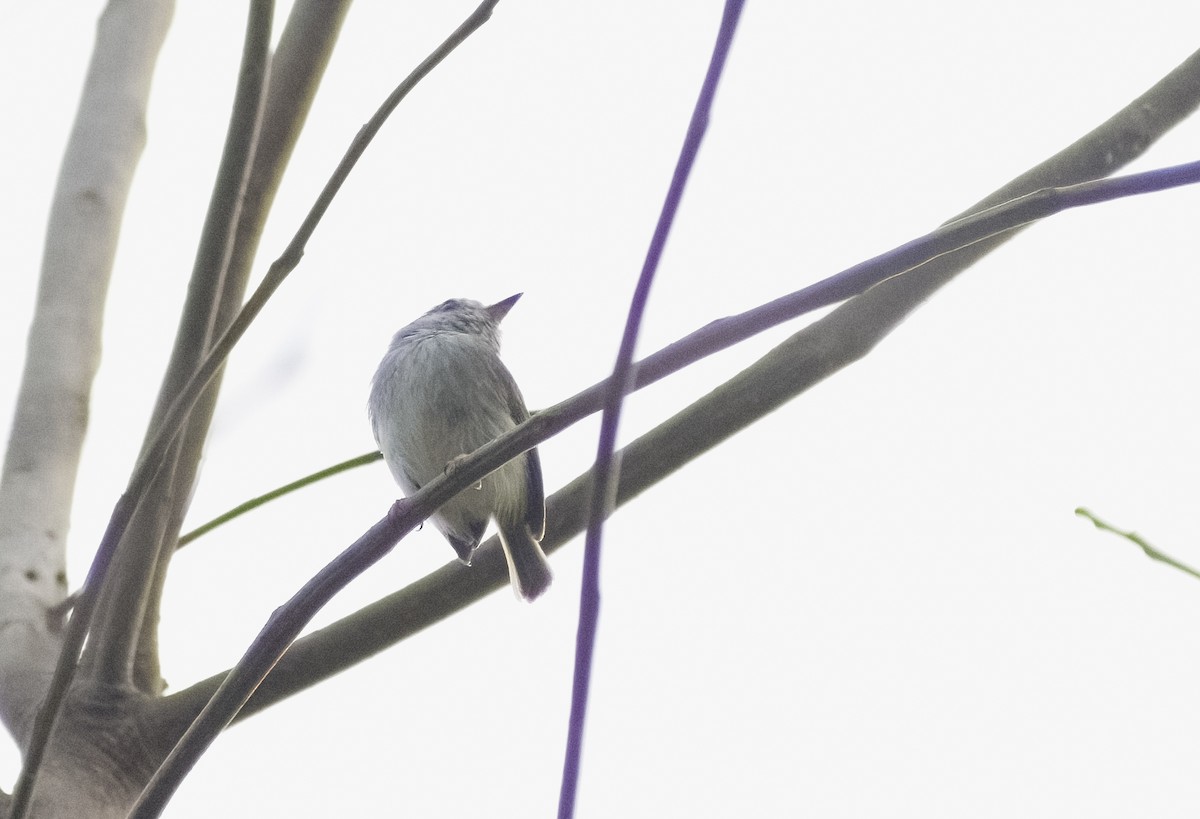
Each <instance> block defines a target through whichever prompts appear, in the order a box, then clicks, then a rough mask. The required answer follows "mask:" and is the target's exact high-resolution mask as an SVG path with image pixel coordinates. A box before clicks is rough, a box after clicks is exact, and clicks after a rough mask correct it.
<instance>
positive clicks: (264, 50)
mask: <svg viewBox="0 0 1200 819" xmlns="http://www.w3.org/2000/svg"><path fill="white" fill-rule="evenodd" d="M273 13H274V3H273V0H258V1H257V2H254V3H251V4H250V9H249V20H248V21H247V24H246V34H245V39H244V44H243V51H242V65H241V69H240V71H239V73H238V85H237V92H236V94H235V96H234V102H233V113H232V116H231V118H230V123H229V128H228V131H227V133H226V137H225V148H224V151H223V153H222V157H221V162H220V166H219V169H218V171H217V177H216V181H215V183H214V185H213V191H212V195H211V198H210V200H209V207H208V213H207V215H206V217H205V221H204V227H203V229H202V231H201V235H200V242H199V246H198V248H197V250H196V259H195V262H194V265H193V269H192V275H191V279H190V283H189V286H188V294H187V298H186V299H185V301H184V305H183V309H182V312H181V315H180V321H179V329H178V331H177V333H176V336H175V344H174V347H173V349H172V352H171V359H170V361H169V362H168V364H167V370H166V373H165V374H164V376H163V382H162V385H161V386H160V388H159V394H158V400H157V402H156V404H155V407H154V412H153V414H152V415H151V418H150V422H149V429H148V431H147V433H146V444H147V445H148V444H149V443H150V442H151V441H152V440H153V437H154V433H155V432H156V431H157V429H158V427H159V426H160V425H161V423H162V420H163V417H164V416H165V415H166V413H167V411H168V409H169V408H170V406H171V403H172V402H173V401H174V400H175V396H176V395H177V394H178V392H179V390H180V389H181V388H182V387H183V385H184V384H186V383H187V381H188V379H189V378H190V377H191V376H192V373H194V372H195V370H196V367H197V366H198V365H199V363H200V360H201V359H202V358H203V357H204V353H205V351H206V350H207V349H208V347H209V345H210V343H211V340H212V337H213V332H214V329H215V322H216V316H217V309H218V305H219V304H220V301H221V298H222V295H221V294H222V291H223V289H224V285H225V269H226V262H227V260H228V258H229V255H230V252H231V250H232V246H233V235H234V230H235V227H236V223H237V214H238V212H239V209H240V207H241V199H242V192H243V190H244V188H245V184H246V178H247V173H248V168H249V166H250V163H251V161H252V159H253V157H254V143H255V136H256V133H257V130H258V118H259V112H260V107H261V105H260V103H261V101H262V93H263V89H264V87H265V85H266V76H267V67H268V63H269V59H270V43H271V23H272V16H273ZM209 394H210V395H211V396H213V399H214V400H215V390H210V391H209ZM199 420H200V419H196V421H197V422H198V421H199ZM204 420H207V419H204ZM189 423H193V422H189ZM198 426H199V429H200V433H201V436H200V437H201V440H202V439H203V436H204V434H205V433H207V423H204V424H199V425H198ZM182 445H183V438H182V437H180V438H178V439H176V444H175V446H174V447H172V449H171V451H170V453H169V454H168V456H167V458H166V462H165V463H164V465H163V468H162V469H161V470H160V471H159V473H158V475H157V477H156V478H155V479H154V481H153V482H152V484H151V487H150V489H149V491H148V492H147V494H146V497H145V498H144V499H143V500H142V502H141V503H140V504H139V505H138V508H137V512H135V514H134V516H133V519H132V520H131V521H130V526H129V529H128V530H127V532H126V534H125V537H124V538H123V539H122V541H121V544H120V546H119V547H118V549H117V553H116V555H115V556H114V558H113V560H114V566H115V570H114V571H111V572H110V573H109V579H108V581H107V582H106V583H105V584H104V588H103V589H102V590H101V592H100V595H101V596H100V599H99V601H98V603H97V616H96V617H95V618H94V620H93V622H92V628H91V636H90V638H89V639H88V644H87V650H86V651H85V652H84V655H83V658H82V668H83V671H84V677H86V678H87V679H88V680H90V681H92V682H94V683H96V684H98V685H101V686H121V685H129V684H131V683H132V679H133V658H134V653H135V648H136V646H137V642H138V634H139V631H140V628H139V626H140V624H141V623H142V617H143V614H144V612H145V609H146V605H147V603H148V601H149V598H150V593H151V588H152V585H153V583H154V579H155V577H156V576H158V575H159V574H160V571H159V569H158V566H159V565H160V564H165V563H166V562H168V561H169V560H170V554H171V553H172V552H173V551H174V537H173V536H171V535H170V534H169V533H168V531H167V527H168V525H169V523H170V521H171V520H172V519H173V518H178V517H179V515H178V514H177V513H176V512H175V510H176V509H177V508H178V507H180V506H184V505H186V502H187V498H188V496H189V495H190V493H191V487H192V482H193V480H194V477H195V473H196V469H197V467H198V464H199V460H200V448H199V446H198V445H197V446H196V447H195V448H193V449H191V450H189V451H188V452H187V453H186V454H187V457H182V458H181V454H182V453H183V449H182ZM164 539H168V540H169V541H170V546H169V547H168V548H167V549H165V550H164V549H163V546H162V542H163V540H164ZM145 659H147V660H148V661H150V662H152V663H153V665H154V666H155V667H157V665H158V663H157V659H156V658H155V657H145ZM142 676H143V678H145V677H146V676H148V675H145V674H143V675H142ZM154 676H155V679H153V680H147V681H146V683H147V685H148V686H149V690H148V691H147V693H158V692H159V691H160V690H161V684H160V682H159V681H158V679H157V674H156V675H154Z"/></svg>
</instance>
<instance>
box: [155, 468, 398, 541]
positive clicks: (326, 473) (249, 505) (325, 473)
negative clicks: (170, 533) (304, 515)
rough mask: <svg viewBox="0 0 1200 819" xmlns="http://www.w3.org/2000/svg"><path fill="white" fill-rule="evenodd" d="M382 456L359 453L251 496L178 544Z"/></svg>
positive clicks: (190, 533)
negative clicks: (277, 499) (256, 495)
mask: <svg viewBox="0 0 1200 819" xmlns="http://www.w3.org/2000/svg"><path fill="white" fill-rule="evenodd" d="M382 458H383V455H382V454H381V453H379V452H368V453H366V454H365V455H357V456H355V457H353V458H350V459H349V460H346V461H342V462H341V463H340V464H334V465H333V466H327V467H325V468H324V469H321V470H319V471H317V472H314V473H312V474H311V475H305V476H304V477H303V478H300V479H298V480H294V481H292V482H291V483H288V484H284V485H283V486H281V487H279V488H278V489H272V490H271V491H270V492H265V493H263V494H262V495H259V496H258V497H255V498H251V499H250V500H248V501H246V502H245V503H240V504H238V505H237V506H235V507H233V508H232V509H230V510H229V511H228V512H225V513H224V514H221V515H218V516H217V517H215V518H213V519H212V520H210V521H208V522H207V523H204V524H201V525H200V526H197V527H196V528H195V529H193V530H192V531H190V532H188V533H187V534H185V535H181V536H180V538H179V543H178V544H177V546H178V548H180V549H182V548H183V547H184V546H186V545H187V544H189V543H191V542H192V541H193V540H195V539H196V538H198V537H202V536H203V535H206V534H208V533H209V532H211V531H212V530H213V529H216V528H217V527H218V526H222V525H224V524H226V523H229V521H231V520H234V519H235V518H239V517H241V516H242V515H244V514H246V513H247V512H250V511H252V510H254V509H257V508H258V507H260V506H262V505H263V504H265V503H270V502H271V501H273V500H275V499H276V498H281V497H283V496H284V495H288V494H291V493H292V492H295V491H296V490H297V489H303V488H304V487H306V486H310V485H312V484H314V483H318V482H319V481H323V480H325V479H326V478H331V477H333V476H334V475H337V474H339V473H342V472H345V471H347V470H350V469H355V468H357V467H360V466H366V465H367V464H371V463H375V461H378V460H380V459H382Z"/></svg>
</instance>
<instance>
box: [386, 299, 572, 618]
mask: <svg viewBox="0 0 1200 819" xmlns="http://www.w3.org/2000/svg"><path fill="white" fill-rule="evenodd" d="M520 297H521V294H520V293H518V294H517V295H515V296H510V297H509V298H507V299H504V300H503V301H499V302H496V303H495V304H493V305H490V306H485V305H483V304H481V303H480V302H477V301H472V300H471V299H450V300H449V301H445V302H442V303H441V304H439V305H438V306H437V307H435V308H433V309H432V310H430V311H429V312H428V313H426V314H425V315H423V316H421V317H420V318H418V319H417V320H416V321H414V322H412V323H411V324H409V325H407V326H406V327H404V328H403V329H401V330H400V332H398V333H396V335H395V336H394V337H393V338H392V343H391V346H390V347H389V348H388V351H387V354H386V355H385V356H384V357H383V361H381V362H380V364H379V369H378V370H377V371H376V373H375V379H374V381H373V382H372V385H371V398H370V402H369V404H368V409H369V413H370V417H371V427H372V429H373V430H374V432H375V440H376V441H377V442H378V443H379V448H380V450H382V452H383V458H384V460H385V461H386V462H387V465H388V468H389V469H390V470H391V472H392V476H393V477H394V478H395V479H396V483H398V484H399V485H400V487H401V488H402V489H403V490H404V493H405V494H406V495H411V494H412V493H414V492H416V491H417V490H418V489H420V488H421V487H422V486H424V485H425V484H426V483H428V482H429V481H431V480H433V479H434V478H436V477H437V476H438V475H441V474H442V473H443V472H445V471H446V470H447V468H448V467H450V466H452V464H453V463H454V462H455V460H456V459H458V458H460V457H462V456H464V455H469V454H470V453H472V452H474V451H475V450H477V449H479V447H481V446H483V445H484V444H486V443H488V442H489V441H491V440H492V439H494V438H496V437H498V436H500V435H502V434H503V433H505V432H508V431H509V430H511V429H512V428H513V427H515V426H516V425H517V424H520V423H521V422H523V421H525V420H526V419H527V418H529V410H528V409H526V408H525V400H524V399H523V398H522V397H521V391H520V390H519V389H518V388H517V382H516V381H514V380H513V377H512V374H511V373H510V372H509V371H508V368H507V367H505V366H504V364H503V362H501V361H500V321H501V319H503V318H504V317H505V316H506V315H507V314H508V311H509V310H511V309H512V306H513V305H514V304H516V302H517V299H519V298H520ZM488 518H495V520H496V525H497V528H498V529H499V532H500V544H501V545H502V546H503V547H504V557H505V559H506V560H507V561H508V574H509V577H510V579H511V580H512V585H513V590H514V591H516V593H517V595H518V596H519V597H521V598H523V599H525V600H533V599H534V598H536V597H538V596H539V595H540V594H542V592H544V591H545V590H546V589H547V587H549V585H550V580H551V574H550V564H549V563H548V562H547V560H546V555H545V553H544V552H543V551H542V547H541V545H540V544H539V541H540V540H541V539H542V536H543V534H544V533H545V529H546V500H545V495H544V490H543V487H542V467H541V462H540V461H539V460H538V454H537V450H536V449H531V450H529V451H528V452H526V453H524V454H523V455H520V456H519V457H517V458H514V459H513V460H511V461H509V462H508V463H506V464H505V465H504V466H502V467H500V468H499V469H497V470H496V471H495V472H492V473H491V474H490V475H488V476H487V477H485V478H484V479H483V480H481V481H480V482H479V483H477V484H475V485H474V486H470V487H467V488H466V489H464V490H463V491H462V492H459V493H458V494H457V495H455V496H454V497H453V498H451V499H450V500H449V501H447V502H446V503H445V504H444V505H443V506H442V507H441V508H440V509H438V511H437V512H435V513H434V514H433V516H432V518H431V519H432V520H433V523H434V525H435V526H437V528H438V529H439V530H440V531H441V532H442V533H443V534H444V535H445V536H446V538H447V539H448V540H449V541H450V545H451V546H452V547H454V551H455V552H456V553H457V554H458V558H459V560H461V561H462V562H463V563H465V564H467V565H470V563H471V555H472V553H473V552H474V551H475V548H476V547H477V546H478V545H479V542H480V540H481V539H482V538H483V532H484V530H485V529H486V528H487V522H488Z"/></svg>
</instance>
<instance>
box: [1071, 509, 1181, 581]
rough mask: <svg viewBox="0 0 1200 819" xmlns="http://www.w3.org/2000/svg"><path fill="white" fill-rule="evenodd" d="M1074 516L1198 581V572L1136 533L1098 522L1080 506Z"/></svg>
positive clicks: (1098, 519) (1097, 519)
mask: <svg viewBox="0 0 1200 819" xmlns="http://www.w3.org/2000/svg"><path fill="white" fill-rule="evenodd" d="M1075 514H1077V515H1079V516H1080V517H1081V518H1087V519H1088V520H1090V521H1091V522H1092V524H1093V525H1094V526H1095V527H1096V528H1097V529H1103V530H1104V531H1105V532H1112V533H1113V534H1114V535H1120V536H1121V537H1123V538H1125V539H1126V540H1129V541H1132V542H1133V543H1135V544H1137V546H1138V547H1139V548H1140V549H1141V550H1142V551H1143V552H1145V553H1146V557H1148V558H1150V559H1151V560H1157V561H1159V562H1160V563H1166V564H1167V565H1168V566H1173V567H1175V568H1176V569H1179V571H1181V572H1183V573H1184V574H1190V575H1191V576H1192V577H1194V578H1196V579H1197V580H1200V572H1198V571H1196V570H1195V569H1193V568H1192V567H1191V566H1189V565H1187V564H1186V563H1180V562H1179V561H1178V560H1176V559H1175V558H1173V557H1171V556H1170V555H1168V554H1164V553H1162V552H1160V551H1159V550H1158V549H1155V548H1154V547H1153V546H1151V545H1150V544H1149V543H1147V542H1146V541H1145V540H1144V539H1143V538H1142V536H1141V535H1139V534H1137V533H1136V532H1125V531H1122V530H1120V529H1117V528H1116V527H1114V526H1112V525H1111V524H1108V523H1105V522H1104V521H1102V520H1100V518H1098V517H1096V516H1095V515H1093V514H1092V513H1091V512H1089V511H1088V510H1087V509H1084V508H1083V507H1082V506H1080V507H1079V508H1078V509H1076V510H1075Z"/></svg>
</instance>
